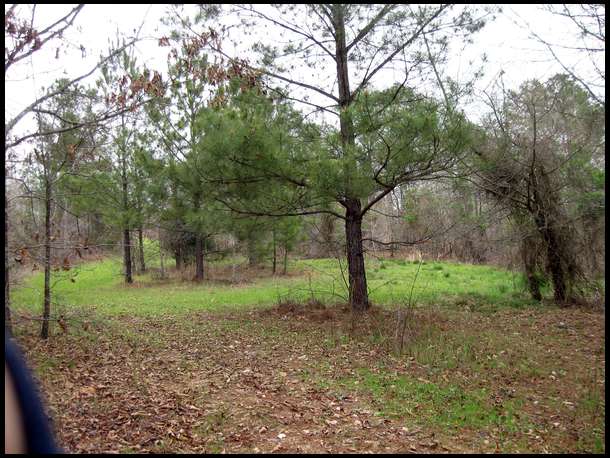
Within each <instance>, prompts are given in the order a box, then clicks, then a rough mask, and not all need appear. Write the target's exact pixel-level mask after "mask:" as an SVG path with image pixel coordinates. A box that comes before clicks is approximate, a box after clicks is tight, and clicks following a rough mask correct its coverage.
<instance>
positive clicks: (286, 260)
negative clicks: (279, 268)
mask: <svg viewBox="0 0 610 458" xmlns="http://www.w3.org/2000/svg"><path fill="white" fill-rule="evenodd" d="M287 273H288V247H287V246H286V244H284V270H283V272H282V275H286V274H287Z"/></svg>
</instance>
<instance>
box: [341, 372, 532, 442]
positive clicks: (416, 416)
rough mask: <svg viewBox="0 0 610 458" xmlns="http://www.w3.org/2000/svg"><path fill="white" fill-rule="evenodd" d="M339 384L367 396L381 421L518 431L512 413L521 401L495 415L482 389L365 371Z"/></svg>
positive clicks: (512, 401) (505, 407)
mask: <svg viewBox="0 0 610 458" xmlns="http://www.w3.org/2000/svg"><path fill="white" fill-rule="evenodd" d="M355 382H358V383H355ZM341 383H342V384H343V385H346V386H348V387H350V388H352V389H354V390H358V391H364V392H368V394H370V395H371V396H372V398H373V404H374V405H375V406H376V408H377V409H379V414H380V415H381V416H384V417H389V418H405V417H406V418H411V419H412V420H413V421H415V422H416V423H419V424H422V425H424V426H437V427H442V428H447V427H448V428H455V429H459V428H464V427H466V428H488V427H493V426H501V427H502V428H503V429H504V430H516V429H517V427H518V426H517V420H516V417H515V412H517V411H518V410H519V408H520V403H521V401H518V400H511V401H507V402H505V403H504V409H503V411H502V412H498V411H497V410H496V409H495V408H494V406H493V404H492V403H491V402H490V399H489V395H488V393H487V392H486V390H485V389H474V390H465V389H463V388H462V387H460V386H458V385H455V384H448V385H446V386H442V385H439V384H437V383H433V382H429V381H425V380H421V379H413V378H411V377H409V376H399V377H396V376H394V375H393V374H391V373H388V372H385V371H383V370H381V371H378V372H373V371H372V370H371V369H368V368H366V369H360V370H359V371H358V375H357V376H356V377H354V378H346V379H343V380H342V381H341Z"/></svg>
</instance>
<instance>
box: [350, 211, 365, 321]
mask: <svg viewBox="0 0 610 458" xmlns="http://www.w3.org/2000/svg"><path fill="white" fill-rule="evenodd" d="M345 240H346V243H347V250H346V254H347V266H348V271H349V302H350V304H351V306H352V310H354V311H359V312H360V311H364V310H367V309H368V308H369V307H370V303H369V296H368V289H367V285H366V272H365V270H364V251H363V246H362V215H361V213H360V201H358V200H356V201H352V202H351V205H350V206H348V208H347V212H346V220H345Z"/></svg>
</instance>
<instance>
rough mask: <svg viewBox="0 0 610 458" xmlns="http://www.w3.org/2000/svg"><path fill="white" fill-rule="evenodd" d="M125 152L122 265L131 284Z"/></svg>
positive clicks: (123, 167) (124, 159)
mask: <svg viewBox="0 0 610 458" xmlns="http://www.w3.org/2000/svg"><path fill="white" fill-rule="evenodd" d="M125 154H126V153H125V151H123V157H122V164H121V165H122V170H121V178H122V187H123V189H122V190H123V212H124V215H123V218H124V222H123V224H124V226H123V263H124V264H125V265H124V268H125V283H128V284H129V283H133V277H132V272H131V268H132V266H131V239H130V235H129V219H128V218H129V215H128V211H129V201H128V197H129V196H128V188H127V184H128V183H127V162H126V158H125Z"/></svg>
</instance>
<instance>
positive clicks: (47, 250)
mask: <svg viewBox="0 0 610 458" xmlns="http://www.w3.org/2000/svg"><path fill="white" fill-rule="evenodd" d="M44 234H45V239H44V304H43V312H42V328H41V330H40V337H41V338H43V339H48V338H49V318H50V317H51V183H50V181H49V178H48V177H45V215H44Z"/></svg>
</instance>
